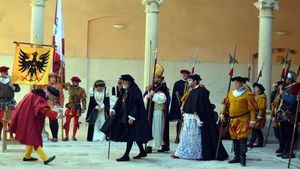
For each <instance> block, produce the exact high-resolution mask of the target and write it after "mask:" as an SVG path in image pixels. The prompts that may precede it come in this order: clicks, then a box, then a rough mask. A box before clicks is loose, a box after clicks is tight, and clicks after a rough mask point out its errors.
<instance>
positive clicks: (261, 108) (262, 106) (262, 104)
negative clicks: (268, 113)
mask: <svg viewBox="0 0 300 169" xmlns="http://www.w3.org/2000/svg"><path fill="white" fill-rule="evenodd" d="M257 108H258V116H261V117H262V116H263V114H264V112H265V110H266V109H267V98H266V96H265V95H263V96H260V97H259V98H258V99H257Z"/></svg>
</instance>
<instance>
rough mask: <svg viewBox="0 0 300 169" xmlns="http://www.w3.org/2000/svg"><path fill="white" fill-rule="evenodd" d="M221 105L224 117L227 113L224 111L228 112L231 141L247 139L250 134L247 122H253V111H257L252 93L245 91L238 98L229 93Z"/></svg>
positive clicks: (254, 117) (231, 92)
mask: <svg viewBox="0 0 300 169" xmlns="http://www.w3.org/2000/svg"><path fill="white" fill-rule="evenodd" d="M223 104H224V109H223V111H222V114H223V115H225V114H226V113H227V112H228V111H226V110H229V117H230V124H229V126H230V127H229V133H230V136H231V139H243V138H248V136H249V133H250V126H249V121H255V119H256V116H255V110H257V104H256V101H255V98H254V95H253V93H251V92H250V91H249V90H247V91H245V92H244V93H243V94H241V95H240V96H234V95H233V91H230V92H229V93H228V96H227V99H225V100H224V101H223Z"/></svg>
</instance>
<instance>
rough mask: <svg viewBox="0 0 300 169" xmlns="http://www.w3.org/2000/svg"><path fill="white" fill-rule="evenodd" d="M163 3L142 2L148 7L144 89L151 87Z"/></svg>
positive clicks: (154, 0)
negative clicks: (159, 17) (159, 14)
mask: <svg viewBox="0 0 300 169" xmlns="http://www.w3.org/2000/svg"><path fill="white" fill-rule="evenodd" d="M161 3H162V0H142V4H143V5H144V6H145V7H146V10H145V12H146V36H145V60H144V89H146V87H147V86H149V84H150V78H151V76H152V75H151V70H152V67H153V64H154V50H155V49H156V48H157V25H158V13H159V6H160V4H161ZM150 43H151V45H150Z"/></svg>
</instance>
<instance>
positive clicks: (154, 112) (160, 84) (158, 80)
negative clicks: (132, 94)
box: [145, 64, 170, 153]
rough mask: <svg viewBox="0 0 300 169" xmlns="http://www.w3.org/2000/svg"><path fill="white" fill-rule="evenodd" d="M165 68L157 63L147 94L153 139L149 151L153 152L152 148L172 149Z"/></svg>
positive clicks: (162, 150) (147, 150)
mask: <svg viewBox="0 0 300 169" xmlns="http://www.w3.org/2000/svg"><path fill="white" fill-rule="evenodd" d="M163 73H164V68H163V66H162V65H161V64H157V65H156V69H155V73H154V74H155V77H154V84H153V85H152V86H151V88H150V89H149V91H148V94H147V95H146V96H145V98H146V99H147V113H148V122H149V126H150V130H151V133H152V137H153V140H151V141H149V144H148V147H147V148H146V152H147V153H152V148H155V149H158V152H166V151H170V139H169V111H168V110H169V103H168V100H167V96H168V95H169V91H168V88H167V85H166V83H165V82H164V77H163Z"/></svg>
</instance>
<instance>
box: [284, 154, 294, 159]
mask: <svg viewBox="0 0 300 169" xmlns="http://www.w3.org/2000/svg"><path fill="white" fill-rule="evenodd" d="M281 158H282V159H289V158H290V153H287V154H284V155H282V156H281ZM291 158H295V154H294V153H292V155H291Z"/></svg>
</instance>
